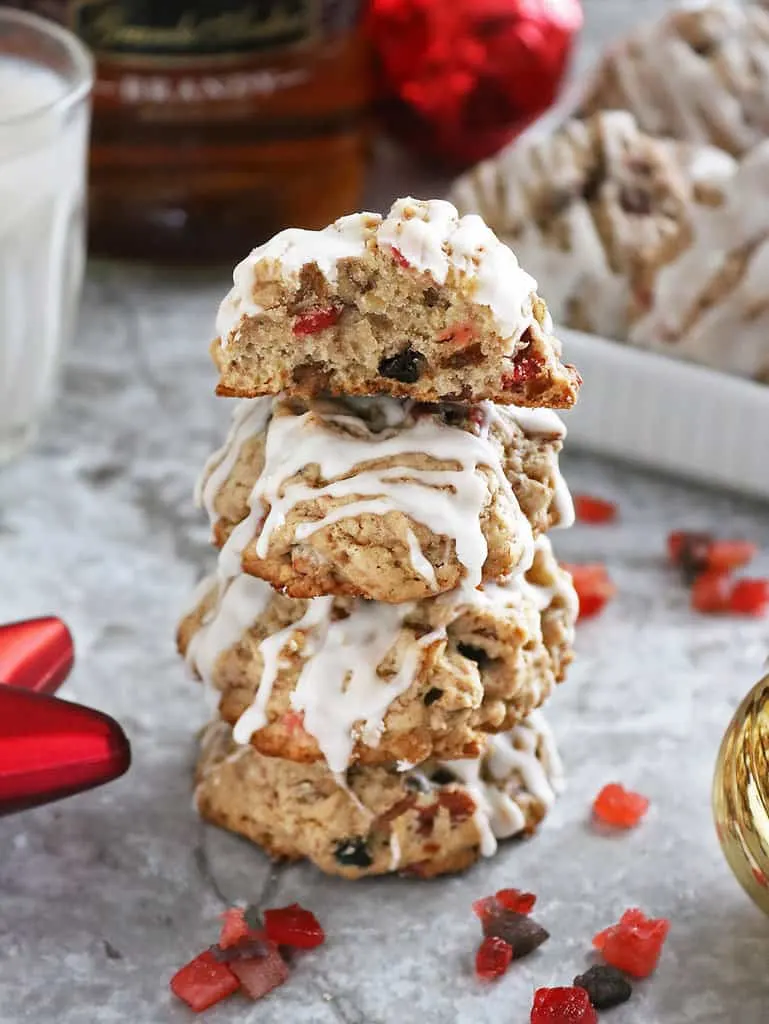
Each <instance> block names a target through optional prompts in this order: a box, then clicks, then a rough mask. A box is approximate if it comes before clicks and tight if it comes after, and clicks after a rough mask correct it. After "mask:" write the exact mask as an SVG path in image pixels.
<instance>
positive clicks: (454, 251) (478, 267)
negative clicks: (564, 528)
mask: <svg viewBox="0 0 769 1024" xmlns="http://www.w3.org/2000/svg"><path fill="white" fill-rule="evenodd" d="M216 326H217V331H218V337H217V338H216V340H215V341H214V342H213V345H212V347H211V352H212V356H213V359H214V362H215V363H216V366H217V368H218V370H219V385H218V388H217V391H218V393H219V394H222V395H235V396H241V397H254V396H257V395H275V394H278V393H280V392H286V393H287V394H290V395H293V396H294V397H296V396H300V397H313V396H316V395H318V394H321V393H324V392H329V393H333V394H347V395H373V394H389V395H392V396H395V397H400V398H412V399H415V400H417V401H422V402H443V401H453V402H477V401H480V400H483V399H491V400H494V401H496V402H501V403H505V404H508V403H512V404H516V405H521V406H549V407H551V408H567V407H569V406H571V405H573V404H574V401H575V399H576V396H577V390H578V388H579V376H578V374H577V373H576V371H575V370H574V368H573V367H569V366H566V365H564V364H563V363H562V362H561V359H560V354H561V349H560V343H559V342H558V341H557V340H556V339H555V338H554V337H553V336H552V335H551V333H550V330H551V322H550V318H549V316H548V313H547V310H546V308H545V304H544V302H543V301H542V300H541V299H540V298H539V297H538V296H537V293H536V282H535V281H534V280H533V278H531V277H530V276H529V275H528V274H527V273H526V272H525V271H524V270H523V269H522V268H521V267H520V266H519V265H518V261H517V260H516V258H515V256H514V255H513V253H512V252H511V251H510V250H509V249H508V248H507V246H505V245H503V244H502V243H501V242H500V241H499V239H497V238H496V236H495V235H494V234H493V232H492V231H491V230H490V229H489V228H488V227H487V226H486V225H485V224H484V223H483V221H482V220H481V219H480V218H479V217H477V216H470V217H463V218H461V219H460V218H459V217H458V216H457V211H456V210H455V209H454V207H453V206H452V205H451V204H450V203H448V202H446V201H444V200H430V201H428V202H421V201H419V200H415V199H400V200H398V201H397V202H396V203H395V204H394V205H393V207H392V209H391V210H390V212H389V214H388V215H387V217H385V218H382V217H380V216H379V215H377V214H371V213H359V214H352V215H350V216H348V217H342V218H341V219H340V220H338V221H335V223H333V224H331V225H329V227H327V228H324V230H323V231H304V230H299V229H289V230H286V231H282V232H281V233H280V234H278V235H276V236H275V237H274V238H272V239H271V240H270V241H269V242H267V243H266V244H265V245H262V246H260V247H259V248H257V249H254V250H253V252H252V253H251V254H250V255H249V256H247V257H246V259H245V260H243V262H242V263H240V264H239V265H238V266H237V267H236V268H235V272H234V284H233V288H232V290H231V291H230V293H229V294H228V296H227V297H226V298H225V299H224V301H223V302H222V305H221V307H220V310H219V315H218V318H217V325H216Z"/></svg>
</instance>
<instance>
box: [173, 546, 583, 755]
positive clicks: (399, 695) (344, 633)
mask: <svg viewBox="0 0 769 1024" xmlns="http://www.w3.org/2000/svg"><path fill="white" fill-rule="evenodd" d="M195 601H196V603H195V607H194V608H193V609H192V610H191V611H190V613H189V614H188V615H186V616H185V618H184V619H183V620H182V622H181V624H180V626H179V631H178V643H179V649H180V651H181V653H182V654H183V655H184V656H185V658H186V659H187V662H188V664H189V665H190V667H191V668H192V670H193V671H194V672H195V673H196V674H197V675H198V676H199V677H200V678H202V679H203V681H204V682H205V683H207V684H208V685H209V686H211V687H213V688H214V689H215V690H216V691H219V692H220V694H221V698H220V702H219V712H220V714H221V716H222V717H223V718H224V719H225V721H227V722H229V723H230V724H233V725H234V726H235V730H234V731H235V739H236V740H237V741H238V742H239V743H244V744H245V743H248V742H249V741H250V742H251V743H252V744H253V745H254V746H255V747H256V748H257V749H258V750H259V751H260V752H262V753H264V754H267V755H274V756H278V757H284V758H288V759H290V760H297V761H314V760H318V759H320V758H324V759H325V760H326V762H327V763H328V765H329V767H330V768H331V770H332V771H334V772H342V771H344V770H345V769H346V768H347V766H348V765H349V764H351V763H354V762H360V763H367V764H373V763H384V762H395V761H401V762H408V763H409V764H418V763H419V762H420V761H423V760H424V759H425V758H427V757H430V756H432V755H436V756H441V757H469V756H475V755H477V754H478V753H479V752H480V749H481V745H482V741H483V736H484V733H485V732H493V731H499V730H502V729H505V728H507V727H508V726H510V725H512V724H513V723H514V722H516V721H520V719H522V718H523V717H525V715H527V714H528V713H529V712H530V711H531V710H532V709H533V708H536V707H538V706H539V705H540V704H541V703H542V702H543V700H544V699H545V698H546V697H547V696H548V694H549V692H550V690H551V689H552V687H553V685H554V684H555V683H556V682H558V681H560V680H561V679H562V678H563V676H564V673H565V669H566V666H567V665H568V663H569V661H570V660H571V654H572V650H571V645H572V641H573V628H574V621H575V618H576V613H577V602H576V595H575V593H574V590H573V587H572V584H571V578H570V576H569V575H568V574H567V573H566V572H564V571H563V570H562V569H560V568H559V566H558V564H557V562H556V561H555V558H554V556H553V554H552V551H551V549H550V546H549V542H548V541H547V539H546V538H544V537H541V538H539V539H538V541H537V542H536V552H535V557H534V562H533V565H532V567H531V569H530V570H529V571H528V572H527V573H526V575H525V576H518V577H515V578H514V580H513V581H512V582H511V583H508V584H506V585H504V586H500V585H498V584H487V585H486V586H485V587H484V588H483V589H482V590H475V591H471V590H466V589H465V590H457V591H452V592H450V593H448V594H442V595H441V596H439V597H436V598H430V599H428V600H424V601H418V602H410V603H406V604H400V605H394V604H389V605H387V604H384V605H383V604H378V603H376V602H372V601H365V600H362V599H359V598H351V597H318V598H314V599H313V600H310V601H305V600H296V599H294V598H290V597H286V596H285V595H283V594H280V593H276V592H275V591H274V590H273V589H272V588H271V587H270V586H269V585H268V584H267V583H265V582H264V581H263V580H260V579H257V578H255V577H253V576H248V575H246V574H241V575H239V576H236V577H234V578H232V579H226V580H224V579H222V577H215V578H213V579H210V580H209V581H207V582H206V583H204V584H203V585H202V586H201V588H200V589H199V590H198V591H197V592H196V595H195Z"/></svg>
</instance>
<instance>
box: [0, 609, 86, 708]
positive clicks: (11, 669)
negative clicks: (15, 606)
mask: <svg viewBox="0 0 769 1024" xmlns="http://www.w3.org/2000/svg"><path fill="white" fill-rule="evenodd" d="M74 660H75V648H74V646H73V643H72V635H71V633H70V631H69V630H68V629H67V627H66V626H65V625H64V623H63V622H62V621H61V619H56V618H53V617H51V618H45V619H27V620H26V621H25V622H10V623H8V624H7V625H5V626H0V682H3V683H6V684H7V685H8V686H20V687H22V689H24V690H35V691H37V692H38V693H55V692H56V690H58V688H59V687H60V686H61V684H62V683H63V682H64V680H65V679H66V678H67V676H68V675H69V673H70V670H71V668H72V664H73V662H74Z"/></svg>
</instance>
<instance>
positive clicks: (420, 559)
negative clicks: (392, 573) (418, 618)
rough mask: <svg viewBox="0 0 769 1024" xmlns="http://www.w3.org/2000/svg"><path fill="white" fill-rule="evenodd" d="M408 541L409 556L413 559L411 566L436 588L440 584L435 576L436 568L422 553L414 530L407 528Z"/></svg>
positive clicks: (431, 586)
mask: <svg viewBox="0 0 769 1024" xmlns="http://www.w3.org/2000/svg"><path fill="white" fill-rule="evenodd" d="M406 543H407V544H408V549H409V558H410V559H411V566H412V568H413V569H414V571H415V572H417V573H419V575H420V576H421V577H422V579H423V580H426V581H427V583H429V585H430V589H431V590H435V588H436V587H437V585H438V581H437V579H436V577H435V569H434V568H433V566H432V563H431V562H430V561H429V560H428V559H427V558H425V556H424V555H423V554H422V549H421V548H420V546H419V541H418V540H417V538H416V536H415V534H414V531H413V530H408V529H407V530H406Z"/></svg>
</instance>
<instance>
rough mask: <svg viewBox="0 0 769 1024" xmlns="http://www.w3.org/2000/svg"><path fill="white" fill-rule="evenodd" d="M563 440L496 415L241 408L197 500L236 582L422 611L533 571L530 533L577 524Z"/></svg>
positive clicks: (302, 405) (478, 410) (454, 410)
mask: <svg viewBox="0 0 769 1024" xmlns="http://www.w3.org/2000/svg"><path fill="white" fill-rule="evenodd" d="M564 434H565V430H564V427H563V424H562V423H561V421H560V419H559V418H558V416H557V415H556V414H555V413H554V412H552V411H551V410H548V409H516V408H513V407H509V406H508V407H502V406H496V407H495V406H493V405H492V404H491V403H488V402H486V403H482V404H481V405H476V406H469V407H465V406H456V405H452V406H448V405H442V406H438V405H430V406H427V405H419V404H415V403H411V402H402V401H398V400H396V399H392V398H386V397H380V398H358V399H315V400H310V401H309V402H307V401H304V400H301V399H285V398H279V399H274V400H273V399H270V398H255V399H243V400H242V401H241V403H239V405H238V407H237V409H236V411H235V415H234V419H233V425H232V428H231V430H230V434H229V436H228V438H227V441H226V443H225V445H224V446H223V447H222V448H221V449H220V450H219V451H218V452H217V453H215V454H214V455H213V456H212V457H211V459H210V460H209V462H208V464H207V466H206V468H205V470H204V472H203V476H202V478H201V481H200V485H199V488H198V495H197V497H198V501H199V503H201V504H203V505H204V506H205V507H206V509H207V511H208V514H209V517H210V519H211V523H212V526H213V533H214V538H215V541H216V543H217V544H218V545H219V546H220V547H223V553H222V556H221V560H220V566H222V567H224V568H225V570H226V572H227V573H228V574H230V575H235V574H236V573H238V572H240V571H241V569H242V570H244V571H245V572H248V573H250V574H252V575H255V576H260V577H261V578H262V579H266V580H268V581H269V582H270V583H272V584H273V586H275V587H279V588H281V589H284V590H285V592H286V593H288V594H289V595H290V596H292V597H315V596H319V595H324V594H351V595H357V596H361V597H366V598H371V599H373V600H377V601H385V602H395V603H399V602H403V601H411V600H416V599H419V598H424V597H429V596H430V595H432V594H438V593H441V592H444V591H447V590H451V589H453V588H455V587H458V586H460V585H467V586H469V587H470V588H474V587H476V586H478V584H480V583H481V581H482V580H489V581H499V580H503V579H505V578H507V577H509V576H510V575H511V574H512V573H513V572H514V571H516V570H520V569H525V568H528V566H529V565H530V564H531V559H532V555H533V536H532V531H533V533H534V534H539V533H541V532H543V531H544V530H546V529H548V528H549V527H551V526H555V525H560V526H568V525H570V524H571V521H572V519H573V510H572V506H571V499H570V497H569V492H568V489H567V487H566V485H565V483H564V481H563V478H562V477H561V474H560V472H559V469H558V452H559V451H560V448H561V442H562V438H563V436H564Z"/></svg>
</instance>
